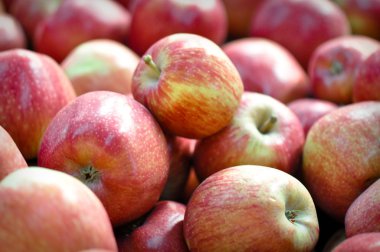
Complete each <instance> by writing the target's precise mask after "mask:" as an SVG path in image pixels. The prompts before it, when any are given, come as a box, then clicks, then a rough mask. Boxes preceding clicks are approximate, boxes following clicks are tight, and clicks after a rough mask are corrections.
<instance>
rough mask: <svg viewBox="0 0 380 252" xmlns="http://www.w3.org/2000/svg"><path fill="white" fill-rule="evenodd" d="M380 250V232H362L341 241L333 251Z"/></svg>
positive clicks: (362, 251) (376, 251) (367, 251)
mask: <svg viewBox="0 0 380 252" xmlns="http://www.w3.org/2000/svg"><path fill="white" fill-rule="evenodd" d="M378 251H380V232H377V233H362V234H357V235H355V236H352V237H350V238H348V239H346V240H344V241H343V242H341V243H339V244H338V245H337V246H336V247H335V248H334V249H333V250H332V251H331V252H378Z"/></svg>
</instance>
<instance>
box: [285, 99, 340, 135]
mask: <svg viewBox="0 0 380 252" xmlns="http://www.w3.org/2000/svg"><path fill="white" fill-rule="evenodd" d="M287 106H288V108H289V109H290V110H291V111H293V112H294V114H296V116H297V117H298V119H300V122H301V124H302V127H303V131H304V133H305V136H306V135H307V133H308V132H309V130H310V128H311V126H313V124H314V123H315V122H316V121H317V120H318V119H319V118H321V117H322V116H324V115H326V114H327V113H330V112H331V111H333V110H335V109H337V108H338V105H337V104H335V103H333V102H329V101H325V100H321V99H315V98H300V99H296V100H294V101H292V102H290V103H288V104H287Z"/></svg>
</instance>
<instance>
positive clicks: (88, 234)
mask: <svg viewBox="0 0 380 252" xmlns="http://www.w3.org/2000/svg"><path fill="white" fill-rule="evenodd" d="M0 212H1V213H2V218H0V250H1V251H55V252H61V251H62V252H63V251H80V250H85V249H89V248H102V249H108V250H110V251H117V245H116V240H115V236H114V234H113V230H112V226H111V223H110V220H109V218H108V215H107V212H106V210H105V209H104V206H103V205H102V203H101V202H100V201H99V199H98V198H97V197H96V196H95V194H94V193H93V192H92V191H91V190H90V189H88V188H87V187H86V186H85V185H84V184H83V183H81V182H80V181H79V180H77V179H76V178H74V177H72V176H69V175H67V174H65V173H63V172H59V171H54V170H51V169H46V168H42V167H29V168H26V169H19V170H16V171H14V172H12V173H10V174H9V175H7V176H6V177H5V178H4V179H3V180H1V181H0Z"/></svg>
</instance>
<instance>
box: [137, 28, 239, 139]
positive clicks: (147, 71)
mask: <svg viewBox="0 0 380 252" xmlns="http://www.w3.org/2000/svg"><path fill="white" fill-rule="evenodd" d="M243 89H244V87H243V83H242V81H241V78H240V76H239V72H238V71H237V70H236V67H235V66H234V65H233V63H232V62H231V60H230V59H229V58H228V56H227V55H226V54H225V53H224V52H223V50H222V49H221V48H220V47H219V46H218V45H216V44H215V43H214V42H212V41H211V40H209V39H207V38H205V37H202V36H199V35H196V34H187V33H178V34H173V35H169V36H167V37H165V38H162V39H160V40H159V41H157V42H156V43H154V44H153V45H152V46H151V47H150V48H149V49H148V51H147V52H146V53H145V55H144V56H143V57H142V59H141V60H140V62H139V64H138V66H137V68H136V71H135V72H134V75H133V80H132V93H133V97H134V98H135V99H136V100H137V101H139V102H140V103H142V104H143V105H144V106H146V107H147V108H148V109H149V110H150V111H151V112H152V114H153V115H154V116H155V118H156V119H157V120H158V122H159V123H160V124H161V126H162V128H163V129H164V130H165V131H166V132H168V133H170V134H172V135H176V136H181V137H186V138H196V139H198V138H202V137H206V136H209V135H211V134H214V133H216V132H217V131H219V130H220V129H222V128H223V127H225V126H226V125H227V124H228V123H229V122H230V120H231V119H232V116H233V114H234V112H235V110H236V109H237V107H238V106H239V101H240V98H241V96H242V93H243Z"/></svg>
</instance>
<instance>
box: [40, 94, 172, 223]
mask: <svg viewBox="0 0 380 252" xmlns="http://www.w3.org/2000/svg"><path fill="white" fill-rule="evenodd" d="M38 165H39V166H42V167H48V168H52V169H56V170H60V171H64V172H66V173H68V174H71V175H72V176H74V177H77V178H78V179H80V180H82V181H83V182H84V183H85V184H86V185H87V186H88V187H90V188H91V189H92V190H93V191H94V193H95V194H96V195H97V196H98V197H99V199H100V200H101V201H102V203H103V204H104V206H105V208H106V210H107V212H108V215H109V216H110V219H111V222H112V224H113V226H118V225H121V224H123V223H126V222H129V221H132V220H134V219H136V218H138V217H140V216H142V215H143V214H145V213H146V212H147V211H149V210H150V209H151V208H152V207H153V205H154V204H155V203H156V202H157V201H158V199H159V196H160V194H161V192H162V190H163V188H164V185H165V183H166V180H167V177H168V172H169V155H168V147H167V142H166V139H165V136H164V135H163V132H162V130H161V128H160V127H159V125H158V123H157V122H156V121H155V119H154V118H153V116H152V115H151V114H150V113H149V111H148V110H147V109H146V108H145V107H144V106H142V105H141V104H140V103H138V102H137V101H135V100H133V99H132V98H131V97H128V96H126V95H123V94H119V93H116V92H111V91H93V92H89V93H86V94H83V95H81V96H78V97H77V99H76V100H74V101H73V102H72V103H70V104H69V105H67V106H66V107H65V108H64V109H62V110H61V111H60V112H59V113H58V114H57V115H56V116H55V118H54V119H53V120H52V122H51V123H50V125H49V127H48V128H47V130H46V132H45V134H44V136H43V139H42V142H41V148H40V151H39V153H38Z"/></svg>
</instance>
